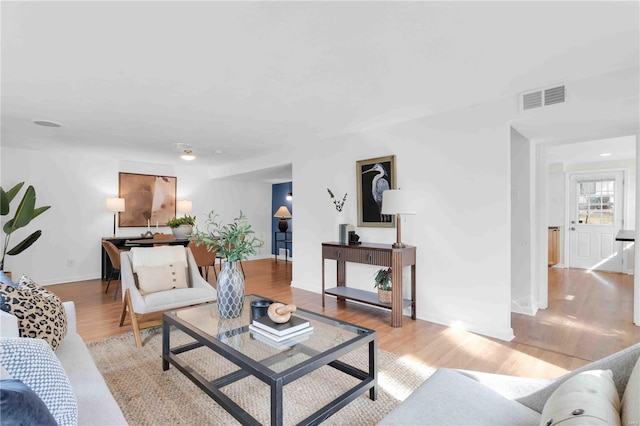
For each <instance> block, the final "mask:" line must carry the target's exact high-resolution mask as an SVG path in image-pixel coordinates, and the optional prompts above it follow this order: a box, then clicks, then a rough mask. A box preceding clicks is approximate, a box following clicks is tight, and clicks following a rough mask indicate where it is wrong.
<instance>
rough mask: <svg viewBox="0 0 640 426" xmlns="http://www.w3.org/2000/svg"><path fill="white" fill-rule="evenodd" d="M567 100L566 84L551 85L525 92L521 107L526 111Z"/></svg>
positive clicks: (522, 96)
mask: <svg viewBox="0 0 640 426" xmlns="http://www.w3.org/2000/svg"><path fill="white" fill-rule="evenodd" d="M566 100H567V98H566V90H565V87H564V86H557V87H549V88H546V89H538V90H534V91H531V92H526V93H523V94H522V95H521V99H520V107H521V109H522V110H523V111H525V110H528V109H534V108H541V107H546V106H549V105H554V104H560V103H563V102H565V101H566Z"/></svg>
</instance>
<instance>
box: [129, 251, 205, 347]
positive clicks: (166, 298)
mask: <svg viewBox="0 0 640 426" xmlns="http://www.w3.org/2000/svg"><path fill="white" fill-rule="evenodd" d="M120 260H121V261H120V270H121V280H122V315H121V316H120V326H122V325H123V324H124V320H125V318H126V316H127V311H128V312H129V316H130V317H131V325H132V327H133V333H134V336H135V339H136V345H137V346H138V347H142V338H141V337H140V330H141V329H144V328H149V327H153V326H157V325H160V324H161V321H160V320H153V321H146V322H138V319H137V317H136V314H140V315H144V314H148V313H152V312H160V311H167V310H170V309H176V308H181V307H185V306H191V305H198V304H201V303H208V302H212V301H214V300H215V299H216V295H217V293H216V290H215V289H214V288H213V287H212V286H211V284H209V283H208V282H207V281H205V280H204V278H202V276H201V275H200V272H199V270H198V266H197V264H196V261H195V259H194V257H193V254H192V253H191V250H189V249H188V248H185V247H182V246H160V247H148V248H143V247H134V248H132V249H131V250H130V251H128V252H122V253H121V254H120ZM185 260H186V264H187V273H186V283H185V285H186V286H185V287H179V288H170V285H168V286H165V289H160V290H158V289H155V291H151V292H148V291H144V287H143V283H142V282H141V281H139V279H140V276H139V274H138V272H142V271H143V270H144V269H143V268H147V269H146V270H145V271H148V268H149V267H151V268H161V267H162V266H165V265H168V264H170V263H175V262H184V261H185ZM156 275H158V274H156ZM160 275H162V274H160ZM157 281H158V280H152V283H151V284H152V285H154V286H155V285H158V284H159V285H160V286H161V287H162V285H163V283H159V282H157Z"/></svg>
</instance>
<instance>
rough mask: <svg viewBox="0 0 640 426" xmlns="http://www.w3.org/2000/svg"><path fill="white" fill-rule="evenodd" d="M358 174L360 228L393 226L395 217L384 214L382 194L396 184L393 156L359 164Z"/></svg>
mask: <svg viewBox="0 0 640 426" xmlns="http://www.w3.org/2000/svg"><path fill="white" fill-rule="evenodd" d="M367 161H370V162H368V163H366V162H367ZM365 163H366V164H365ZM358 174H359V175H360V176H359V181H360V182H359V183H360V185H359V186H360V188H358V189H359V190H360V191H359V193H360V194H359V195H360V200H359V201H360V205H359V206H358V208H359V210H360V215H359V222H360V223H359V226H393V225H392V224H393V216H392V215H386V214H382V193H383V192H384V191H386V190H387V189H392V188H394V184H395V179H394V173H393V156H391V157H380V158H374V159H372V160H365V161H362V162H358Z"/></svg>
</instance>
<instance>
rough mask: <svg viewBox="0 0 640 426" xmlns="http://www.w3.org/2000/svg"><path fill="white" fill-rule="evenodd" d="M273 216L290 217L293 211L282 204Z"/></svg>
mask: <svg viewBox="0 0 640 426" xmlns="http://www.w3.org/2000/svg"><path fill="white" fill-rule="evenodd" d="M273 217H284V218H289V217H291V212H290V211H289V209H288V208H287V206H280V208H279V209H278V211H277V212H276V214H274V215H273Z"/></svg>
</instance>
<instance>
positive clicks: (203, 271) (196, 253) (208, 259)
mask: <svg viewBox="0 0 640 426" xmlns="http://www.w3.org/2000/svg"><path fill="white" fill-rule="evenodd" d="M187 247H189V249H191V253H192V254H193V257H194V258H195V260H196V265H198V268H199V269H200V275H202V276H203V277H204V279H205V280H207V281H209V267H212V268H213V273H214V274H215V276H216V280H217V279H218V273H217V272H216V254H217V253H218V250H217V249H215V248H214V247H212V250H213V251H209V249H208V248H207V246H206V245H204V244H200V245H198V244H196V242H195V241H190V242H189V245H188V246H187Z"/></svg>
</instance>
